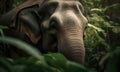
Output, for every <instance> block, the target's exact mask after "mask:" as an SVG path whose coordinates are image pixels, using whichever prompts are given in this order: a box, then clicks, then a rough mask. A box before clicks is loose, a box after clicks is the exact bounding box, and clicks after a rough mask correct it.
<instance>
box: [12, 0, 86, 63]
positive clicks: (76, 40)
mask: <svg viewBox="0 0 120 72" xmlns="http://www.w3.org/2000/svg"><path fill="white" fill-rule="evenodd" d="M33 5H34V4H33ZM13 11H15V10H13ZM15 12H16V15H15V19H14V20H13V23H12V24H11V26H13V27H15V28H16V29H17V30H18V31H19V32H20V33H23V34H26V35H27V36H28V37H29V38H30V41H31V42H32V43H33V44H35V45H38V47H39V48H40V49H41V50H42V51H44V52H48V51H51V52H56V51H57V52H60V53H62V54H64V55H65V56H66V57H67V58H68V59H70V60H72V61H75V62H78V63H81V64H82V63H84V57H85V48H84V42H83V36H84V32H85V28H86V26H87V19H86V18H85V16H84V15H83V14H84V9H83V7H82V5H81V4H80V2H79V1H75V0H43V2H42V0H41V1H40V0H38V2H37V3H35V5H34V6H32V4H31V6H30V7H29V5H28V6H25V7H24V8H23V9H22V8H21V9H20V10H16V11H15ZM39 43H41V45H40V44H39Z"/></svg>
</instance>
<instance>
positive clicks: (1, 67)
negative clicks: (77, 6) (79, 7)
mask: <svg viewBox="0 0 120 72" xmlns="http://www.w3.org/2000/svg"><path fill="white" fill-rule="evenodd" d="M22 1H24V0H19V1H18V0H14V3H13V7H15V6H17V5H19V4H20V3H22ZM101 1H102V0H83V4H84V7H85V11H86V13H87V19H88V21H89V22H88V28H87V30H86V36H85V40H84V41H85V48H86V61H85V62H86V63H85V67H84V66H82V65H79V64H77V63H74V62H71V61H69V60H67V59H66V58H65V57H64V56H63V55H62V54H59V53H48V54H44V55H42V54H41V53H39V52H38V50H36V48H34V47H32V46H31V45H29V44H26V43H25V42H23V41H20V40H17V39H13V38H9V37H4V33H3V32H2V29H4V28H7V27H4V26H0V34H1V37H0V42H2V43H8V44H11V45H14V46H16V47H17V48H19V49H21V50H24V51H25V52H26V53H28V54H29V55H30V57H22V58H21V57H20V58H6V57H4V56H2V53H3V52H2V51H0V54H1V55H0V56H1V57H0V72H118V71H119V70H118V69H119V65H120V62H119V61H120V38H119V37H120V28H119V27H120V22H119V21H120V20H119V19H120V16H119V12H120V10H119V7H120V6H119V5H120V4H119V3H118V4H114V5H111V6H106V7H102V4H101V3H102V2H101ZM111 12H112V15H111ZM0 48H3V47H1V46H0Z"/></svg>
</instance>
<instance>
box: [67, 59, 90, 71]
mask: <svg viewBox="0 0 120 72" xmlns="http://www.w3.org/2000/svg"><path fill="white" fill-rule="evenodd" d="M67 68H68V69H67V72H88V70H87V69H86V68H85V67H84V66H82V65H80V64H77V63H75V62H70V61H68V62H67Z"/></svg>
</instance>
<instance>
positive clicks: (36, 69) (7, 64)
mask: <svg viewBox="0 0 120 72" xmlns="http://www.w3.org/2000/svg"><path fill="white" fill-rule="evenodd" d="M0 42H5V43H8V44H11V45H14V46H16V47H17V48H20V49H22V50H24V51H26V52H27V53H28V54H30V55H31V57H25V58H19V59H12V58H4V57H0V72H79V71H81V72H88V71H87V69H86V68H84V67H83V66H82V65H79V64H77V63H74V62H71V61H68V60H67V59H66V58H65V57H64V56H63V55H62V54H59V53H53V54H52V53H51V54H45V55H41V54H40V53H39V52H38V50H36V48H34V47H32V46H31V45H28V44H27V43H24V42H23V41H20V40H17V39H14V38H9V37H0Z"/></svg>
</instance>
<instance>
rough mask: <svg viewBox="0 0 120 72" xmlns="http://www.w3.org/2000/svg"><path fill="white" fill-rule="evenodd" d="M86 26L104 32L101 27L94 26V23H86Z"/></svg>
mask: <svg viewBox="0 0 120 72" xmlns="http://www.w3.org/2000/svg"><path fill="white" fill-rule="evenodd" d="M88 26H89V27H92V28H94V29H96V30H97V31H99V32H104V30H103V29H101V28H99V27H96V26H95V25H92V24H90V23H89V24H88Z"/></svg>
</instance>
